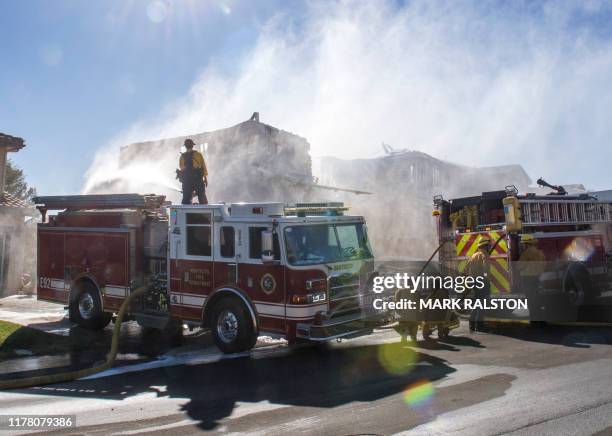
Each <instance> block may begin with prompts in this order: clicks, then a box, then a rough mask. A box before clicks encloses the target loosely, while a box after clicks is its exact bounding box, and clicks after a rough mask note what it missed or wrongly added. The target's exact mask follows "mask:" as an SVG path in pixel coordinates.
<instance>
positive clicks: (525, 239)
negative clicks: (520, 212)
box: [521, 234, 538, 244]
mask: <svg viewBox="0 0 612 436" xmlns="http://www.w3.org/2000/svg"><path fill="white" fill-rule="evenodd" d="M521 242H522V243H523V244H535V243H536V242H538V240H537V239H536V238H535V237H534V236H533V235H529V234H524V235H521Z"/></svg>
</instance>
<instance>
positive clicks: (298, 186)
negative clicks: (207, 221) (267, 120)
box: [95, 112, 314, 202]
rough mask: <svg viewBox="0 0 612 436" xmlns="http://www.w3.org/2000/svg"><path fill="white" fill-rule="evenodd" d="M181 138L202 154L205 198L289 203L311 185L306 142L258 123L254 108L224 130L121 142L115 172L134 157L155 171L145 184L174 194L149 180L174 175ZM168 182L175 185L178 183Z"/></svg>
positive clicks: (105, 188)
mask: <svg viewBox="0 0 612 436" xmlns="http://www.w3.org/2000/svg"><path fill="white" fill-rule="evenodd" d="M186 138H191V139H193V140H194V142H195V143H196V148H200V150H201V151H202V152H203V153H204V157H205V159H206V164H207V166H208V168H209V171H210V175H209V177H208V180H209V189H208V190H207V195H208V198H209V201H226V202H228V201H271V200H274V201H287V202H289V201H295V200H296V198H299V199H303V198H304V197H305V196H308V195H309V192H310V189H311V188H312V187H313V185H314V183H313V178H312V162H311V158H310V144H309V143H308V141H307V140H306V139H305V138H302V137H300V136H298V135H294V134H293V133H289V132H286V131H284V130H280V129H277V128H275V127H272V126H270V125H268V124H264V123H262V122H260V121H259V114H258V113H257V112H255V113H254V114H253V116H252V117H251V118H250V119H249V120H247V121H244V122H242V123H239V124H237V125H235V126H232V127H228V128H225V129H221V130H215V131H212V132H203V133H196V134H192V135H187V136H180V137H175V138H167V139H160V140H154V141H147V142H138V143H134V144H130V145H126V146H124V147H122V148H121V151H120V156H119V168H120V172H121V171H122V170H127V169H128V168H129V167H130V166H133V165H134V163H135V162H136V163H138V164H143V163H144V164H146V163H147V162H148V163H150V164H151V165H150V168H151V171H153V172H157V173H159V174H156V175H155V177H154V179H155V182H153V183H150V187H149V188H148V189H149V190H150V191H155V192H160V191H161V193H164V194H167V195H168V196H169V198H173V199H177V198H178V196H177V193H176V192H168V190H169V189H171V187H170V186H167V185H168V184H166V186H155V183H158V184H159V183H160V182H159V181H160V180H164V179H167V178H168V177H169V176H170V175H174V170H175V168H176V165H177V162H178V158H179V155H180V152H181V147H182V145H183V143H184V141H185V139H186ZM160 161H162V162H163V164H161V165H160V164H159V162H160ZM117 183H121V181H120V180H112V181H111V182H110V185H108V186H104V185H101V186H99V187H97V189H95V192H104V191H109V190H112V191H114V192H120V191H121V190H120V189H117V186H116V184H117ZM174 185H175V189H176V188H177V187H178V182H174ZM111 188H112V189H111ZM129 190H130V189H129V188H128V189H123V192H128V191H129ZM140 190H142V188H141V189H140Z"/></svg>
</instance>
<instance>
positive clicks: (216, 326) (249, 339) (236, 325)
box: [210, 298, 257, 353]
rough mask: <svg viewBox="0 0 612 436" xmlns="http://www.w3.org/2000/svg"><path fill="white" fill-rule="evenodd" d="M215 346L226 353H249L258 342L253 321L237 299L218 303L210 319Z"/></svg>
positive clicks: (224, 299) (226, 299)
mask: <svg viewBox="0 0 612 436" xmlns="http://www.w3.org/2000/svg"><path fill="white" fill-rule="evenodd" d="M210 330H211V332H212V336H213V339H214V341H215V344H216V345H217V347H219V349H220V350H221V351H223V352H224V353H239V352H241V351H248V350H250V349H251V348H253V346H254V345H255V343H256V342H257V333H256V331H255V328H254V326H253V319H252V318H251V314H250V313H249V310H248V309H247V308H246V307H245V305H244V304H243V303H242V302H240V301H238V300H237V299H235V298H223V299H221V300H220V301H218V302H217V303H216V304H215V306H214V307H213V310H212V315H211V317H210Z"/></svg>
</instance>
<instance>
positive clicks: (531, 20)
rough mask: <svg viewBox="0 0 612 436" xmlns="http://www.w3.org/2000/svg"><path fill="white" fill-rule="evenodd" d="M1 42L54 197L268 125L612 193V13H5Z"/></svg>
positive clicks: (366, 149) (155, 4)
mask: <svg viewBox="0 0 612 436" xmlns="http://www.w3.org/2000/svg"><path fill="white" fill-rule="evenodd" d="M0 26H1V28H2V29H3V35H4V36H3V38H2V39H0V53H2V60H1V61H0V62H2V64H1V65H0V101H2V104H1V105H0V131H1V132H5V133H9V134H12V135H17V136H21V137H23V138H25V140H26V144H27V146H26V148H25V149H24V150H22V151H21V152H19V153H18V154H15V155H12V156H11V157H12V158H13V160H14V161H15V162H16V163H17V164H18V165H19V166H20V167H22V168H23V169H24V171H25V173H26V175H27V178H28V181H29V182H30V183H31V184H32V185H33V186H35V187H36V188H37V189H38V192H39V193H40V194H70V193H79V192H82V191H83V190H84V189H86V186H87V185H88V183H91V181H92V180H94V179H95V178H96V177H99V176H100V173H107V172H111V171H113V168H114V167H113V165H107V164H108V161H109V160H112V159H113V157H116V155H117V150H118V147H120V146H121V145H125V144H128V143H130V142H134V141H140V140H150V139H157V138H160V137H168V136H178V135H186V134H189V133H197V132H202V131H208V130H215V129H219V128H223V127H227V126H230V125H233V124H236V123H238V122H240V121H243V120H246V119H248V118H249V117H250V115H251V113H252V112H254V111H259V112H260V118H261V120H262V121H263V122H266V123H269V124H271V125H273V126H275V127H279V128H281V129H284V130H288V131H291V132H293V133H296V134H299V135H301V136H304V137H306V138H307V139H308V140H309V142H310V144H311V151H312V154H313V155H314V156H326V155H331V156H339V157H360V158H365V157H375V156H380V155H382V148H381V145H380V144H381V143H382V142H385V143H388V144H391V145H392V146H393V147H395V148H397V149H403V148H406V149H412V150H420V151H423V152H426V153H429V154H431V155H433V156H435V157H438V158H440V159H445V160H449V161H452V162H456V163H461V164H465V165H472V166H484V165H487V166H488V165H504V164H514V163H518V164H522V165H523V167H524V168H525V169H526V171H527V172H528V174H529V175H530V176H531V177H532V178H533V179H534V180H535V179H536V178H538V177H540V176H543V177H544V178H546V179H547V180H548V181H550V182H551V183H554V184H564V183H583V184H585V185H587V187H589V188H592V189H607V188H612V186H610V185H611V184H612V183H611V182H612V180H610V177H609V166H610V164H609V162H610V161H611V158H612V151H611V150H612V147H610V137H612V123H610V121H609V119H610V116H609V114H610V113H612V81H611V80H610V79H611V78H612V3H611V2H600V1H595V0H585V1H574V2H573V1H563V0H559V1H554V2H545V1H513V2H505V1H478V2H476V1H472V2H469V1H459V0H458V1H452V2H443V1H436V2H431V1H399V0H380V1H350V0H338V1H334V0H325V1H314V0H313V1H304V2H299V1H295V0H284V1H281V0H279V1H275V0H262V1H257V2H253V1H232V0H200V1H198V0H175V1H170V0H146V1H145V0H121V1H114V0H107V1H98V0H92V1H78V0H55V1H48V0H46V1H45V0H22V1H19V2H15V1H10V0H0ZM211 170H213V171H214V169H211Z"/></svg>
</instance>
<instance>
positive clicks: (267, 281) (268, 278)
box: [259, 273, 276, 295]
mask: <svg viewBox="0 0 612 436" xmlns="http://www.w3.org/2000/svg"><path fill="white" fill-rule="evenodd" d="M259 285H260V286H261V290H262V291H264V292H265V293H266V294H268V295H270V294H271V293H273V292H274V291H275V290H276V280H274V276H273V275H272V274H270V273H266V274H264V275H263V276H262V277H261V280H260V281H259Z"/></svg>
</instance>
